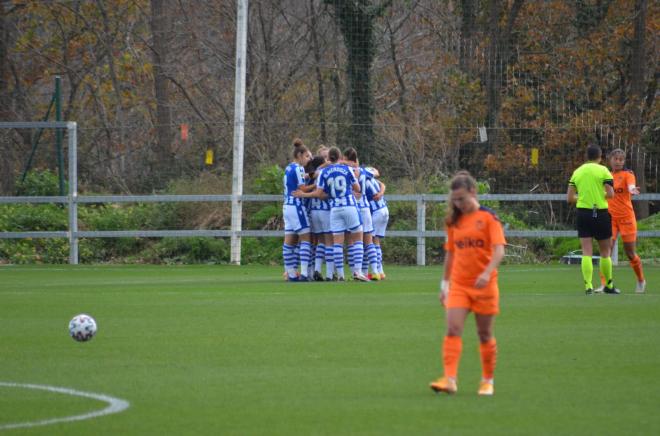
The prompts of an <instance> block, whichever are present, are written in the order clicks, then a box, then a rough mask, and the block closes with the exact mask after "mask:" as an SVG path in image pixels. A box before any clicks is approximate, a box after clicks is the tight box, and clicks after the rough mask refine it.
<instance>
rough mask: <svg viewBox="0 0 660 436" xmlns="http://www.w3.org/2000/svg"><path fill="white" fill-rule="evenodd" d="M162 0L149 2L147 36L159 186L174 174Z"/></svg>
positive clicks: (164, 19) (165, 31) (164, 20)
mask: <svg viewBox="0 0 660 436" xmlns="http://www.w3.org/2000/svg"><path fill="white" fill-rule="evenodd" d="M163 3H164V0H151V17H150V18H151V19H150V22H149V24H150V26H151V36H152V38H153V44H152V56H153V62H154V66H153V75H154V93H155V96H156V144H157V147H156V156H155V162H156V164H155V165H154V169H155V170H156V171H158V174H156V176H157V177H156V180H160V181H161V183H159V185H161V186H162V185H164V184H165V183H166V182H167V178H166V177H167V176H168V175H173V173H174V168H173V165H174V156H173V153H172V147H171V144H172V114H171V112H170V104H169V89H168V85H167V75H166V73H165V67H166V65H167V40H166V35H167V30H168V25H167V21H168V20H167V15H166V13H165V11H164V7H163V6H164V4H163Z"/></svg>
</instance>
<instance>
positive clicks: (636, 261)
mask: <svg viewBox="0 0 660 436" xmlns="http://www.w3.org/2000/svg"><path fill="white" fill-rule="evenodd" d="M621 239H622V240H623V249H624V251H625V252H626V256H627V257H628V260H630V267H631V268H632V269H633V271H634V272H635V276H636V277H637V285H636V286H635V292H637V293H640V294H641V293H643V292H644V291H646V280H645V279H644V271H643V269H642V260H641V259H640V258H639V256H638V255H637V253H636V252H635V248H636V245H637V244H636V243H637V221H635V217H634V216H632V217H629V218H628V219H627V220H624V222H623V223H622V229H621Z"/></svg>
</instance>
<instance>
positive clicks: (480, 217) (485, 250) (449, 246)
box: [445, 207, 506, 287]
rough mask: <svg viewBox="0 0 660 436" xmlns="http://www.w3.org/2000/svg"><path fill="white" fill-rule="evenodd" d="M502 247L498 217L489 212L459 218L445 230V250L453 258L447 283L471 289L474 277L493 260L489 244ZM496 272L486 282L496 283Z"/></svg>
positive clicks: (479, 212)
mask: <svg viewBox="0 0 660 436" xmlns="http://www.w3.org/2000/svg"><path fill="white" fill-rule="evenodd" d="M499 244H502V245H504V244H506V240H505V239H504V231H503V230H502V225H501V224H500V220H499V218H497V215H495V212H493V211H492V210H490V209H487V208H485V207H480V208H479V210H477V211H475V212H472V213H469V214H467V215H461V216H460V217H459V218H458V222H457V223H456V224H454V225H452V226H449V227H448V228H447V242H446V243H445V250H447V251H449V252H451V253H452V255H453V263H452V267H451V272H450V275H449V278H450V281H451V283H456V284H458V285H462V286H470V287H472V286H474V282H475V281H476V280H477V277H479V275H480V274H481V273H482V272H484V270H485V269H486V266H487V265H488V263H489V262H490V260H491V259H492V257H493V245H499ZM496 281H497V270H495V271H493V274H492V275H491V279H490V283H496Z"/></svg>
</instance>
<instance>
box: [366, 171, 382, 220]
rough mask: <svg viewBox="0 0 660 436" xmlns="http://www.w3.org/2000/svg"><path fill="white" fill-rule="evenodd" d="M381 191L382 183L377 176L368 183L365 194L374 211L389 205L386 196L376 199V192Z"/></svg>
mask: <svg viewBox="0 0 660 436" xmlns="http://www.w3.org/2000/svg"><path fill="white" fill-rule="evenodd" d="M378 192H380V183H378V180H376V179H375V178H371V179H370V180H369V181H368V183H367V189H366V192H365V195H366V197H367V200H369V207H370V208H371V211H372V212H374V211H376V210H378V209H382V208H384V207H387V201H385V196H383V197H381V199H380V200H378V201H376V200H374V194H376V193H378Z"/></svg>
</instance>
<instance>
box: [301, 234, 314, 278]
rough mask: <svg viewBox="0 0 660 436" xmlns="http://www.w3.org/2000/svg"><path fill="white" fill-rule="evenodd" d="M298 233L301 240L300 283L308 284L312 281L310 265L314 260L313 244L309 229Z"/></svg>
mask: <svg viewBox="0 0 660 436" xmlns="http://www.w3.org/2000/svg"><path fill="white" fill-rule="evenodd" d="M301 232H302V233H298V238H299V239H300V281H301V282H307V281H309V280H310V277H309V276H308V274H309V265H310V262H311V260H312V243H311V236H310V233H309V227H308V228H307V229H306V230H302V231H301Z"/></svg>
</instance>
